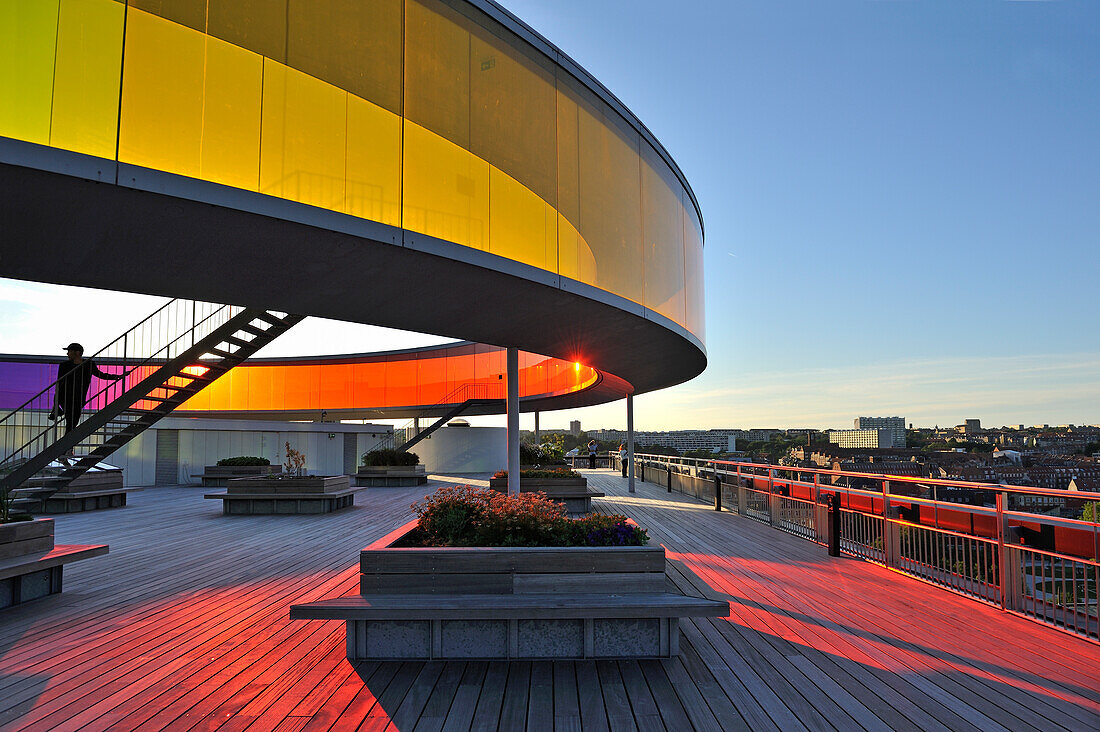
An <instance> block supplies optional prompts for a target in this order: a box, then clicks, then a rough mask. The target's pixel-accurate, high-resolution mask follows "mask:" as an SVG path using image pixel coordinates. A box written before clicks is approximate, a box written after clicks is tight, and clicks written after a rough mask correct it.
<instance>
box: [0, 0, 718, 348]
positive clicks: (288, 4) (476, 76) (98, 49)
mask: <svg viewBox="0 0 1100 732" xmlns="http://www.w3.org/2000/svg"><path fill="white" fill-rule="evenodd" d="M0 48H2V49H4V50H3V51H0V53H3V54H4V61H3V63H2V64H0V135H2V136H6V137H11V138H15V139H19V140H26V141H30V142H35V143H39V144H43V145H49V146H52V147H57V148H63V149H66V150H73V151H77V152H81V153H86V154H89V155H95V156H99V157H103V158H110V159H117V160H118V161H119V162H121V163H131V164H134V165H140V166H144V167H148V168H153V169H157V170H163V171H168V172H172V173H177V174H180V175H184V176H189V177H192V178H197V179H201V180H207V181H212V182H215V183H221V184H225V185H228V186H233V187H235V188H241V189H245V190H249V191H255V192H259V193H263V194H267V195H271V196H277V197H280V198H285V199H288V200H292V201H298V202H301V203H305V204H309V205H312V206H318V207H321V208H325V209H330V210H333V211H338V212H342V213H346V214H350V215H352V216H356V217H360V218H364V219H370V220H373V221H378V222H381V223H384V224H389V225H393V226H399V227H402V228H405V229H407V230H410V231H414V232H419V233H423V234H428V235H431V236H435V237H438V238H441V239H446V240H448V241H452V242H455V243H457V244H461V245H463V246H467V247H472V248H475V249H479V250H483V251H487V252H490V253H492V254H497V255H500V256H502V257H506V258H508V259H512V260H515V261H518V262H523V263H525V264H529V265H533V266H535V267H538V268H540V269H544V270H547V271H550V272H554V273H557V274H560V275H562V276H565V277H569V278H571V279H574V280H578V281H581V282H584V283H587V284H590V285H594V286H595V287H598V288H600V289H603V290H606V291H608V292H611V293H614V294H616V295H620V296H622V297H625V298H627V299H629V300H632V301H634V302H637V303H640V304H642V305H644V306H646V307H647V308H649V309H651V310H653V311H656V312H658V313H661V314H662V315H665V316H667V317H668V318H670V319H671V320H673V321H675V322H677V323H679V324H681V325H683V326H684V327H685V328H686V329H687V330H689V331H690V332H692V333H693V334H695V335H696V336H697V337H698V338H699V339H700V340H703V336H704V333H703V330H704V328H703V306H702V298H703V278H702V247H703V240H702V239H703V238H702V226H701V223H700V221H699V217H698V214H697V212H696V209H695V207H694V205H693V203H692V201H691V198H690V195H689V194H688V193H687V191H686V190H685V189H684V187H683V186H682V185H681V183H680V181H679V179H678V177H677V176H676V174H675V173H674V172H673V171H672V170H671V169H670V167H669V166H668V165H667V164H666V163H665V161H664V160H663V159H662V158H661V156H660V155H659V154H657V152H656V151H655V150H654V149H653V147H652V146H651V145H650V144H649V143H648V142H647V141H646V140H644V139H643V138H642V137H641V135H640V134H639V133H638V132H637V130H635V129H634V128H633V127H632V126H631V125H629V124H627V123H626V121H625V120H623V118H622V117H621V116H620V115H619V114H618V113H617V112H615V111H614V110H613V109H611V107H610V106H609V105H608V104H607V103H606V102H604V101H603V100H602V99H600V98H599V97H598V96H596V95H595V94H594V93H593V92H592V91H591V90H589V89H588V88H587V87H585V86H584V85H583V84H581V83H580V82H578V81H577V80H576V79H575V78H574V77H573V76H572V75H570V74H569V73H567V72H566V71H564V70H563V69H562V68H560V67H559V66H557V64H556V63H554V62H553V61H552V60H551V59H549V58H548V57H547V56H545V55H544V54H542V53H540V52H538V51H535V50H534V49H533V48H531V47H530V46H528V45H527V44H526V42H524V41H522V40H520V39H519V38H517V37H515V35H514V34H513V33H512V32H511V31H510V30H508V29H506V28H504V27H503V26H500V25H499V24H498V23H497V22H496V21H495V20H493V19H491V18H489V17H487V16H486V15H484V14H483V13H481V12H480V11H478V10H477V9H475V8H473V7H472V6H469V5H467V4H465V3H463V2H457V1H456V2H442V0H370V1H369V2H364V1H363V0H130V2H129V3H128V4H126V3H120V2H116V1H115V0H36V1H35V2H18V1H17V0H0Z"/></svg>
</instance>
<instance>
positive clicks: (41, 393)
mask: <svg viewBox="0 0 1100 732" xmlns="http://www.w3.org/2000/svg"><path fill="white" fill-rule="evenodd" d="M175 302H180V300H179V299H178V298H175V299H172V300H169V301H168V302H167V303H165V304H164V305H163V306H161V307H160V308H159V309H157V310H155V311H154V312H153V313H152V314H151V315H149V316H147V317H145V318H143V319H142V320H141V321H140V322H139V323H138V324H137V325H135V326H134V327H132V328H130V329H129V330H128V331H126V332H125V333H123V334H122V335H121V336H119V337H118V338H116V339H114V340H113V341H111V342H110V343H108V344H107V345H106V346H104V347H103V348H101V349H99V350H98V351H96V352H95V353H94V354H93V355H91V356H89V357H88V358H86V359H85V360H86V361H90V360H93V359H96V358H99V357H100V355H101V354H103V353H104V352H105V351H107V350H108V349H110V348H111V347H112V346H114V345H116V344H118V343H120V342H125V341H126V339H127V336H129V335H130V334H131V333H133V332H134V331H136V330H138V329H139V328H140V327H141V326H143V325H145V324H146V323H148V322H149V321H151V320H152V319H153V318H154V317H155V316H157V315H159V314H160V313H161V312H163V311H164V310H166V309H167V308H168V307H169V306H171V305H172V304H173V303H175ZM233 307H239V306H236V305H221V306H220V307H219V308H218V309H217V310H214V311H213V312H211V313H210V314H209V315H208V316H206V317H205V318H203V319H202V320H201V321H199V322H198V323H195V324H194V326H193V327H192V328H190V329H188V330H186V331H184V332H183V333H181V334H180V335H178V336H176V337H175V338H173V339H172V340H171V341H169V342H168V343H166V344H165V345H163V346H161V347H160V348H158V349H157V350H156V351H154V352H153V353H152V354H151V355H149V356H147V357H145V358H144V359H143V360H142V361H141V362H140V363H135V364H134V365H133V366H132V367H127V364H126V363H125V359H124V362H123V364H122V368H123V372H122V375H123V376H126V375H127V374H130V373H132V372H133V371H134V370H136V369H137V368H140V367H141V366H145V365H146V364H148V363H149V362H150V361H152V360H153V359H154V358H156V356H157V355H158V354H160V353H162V352H163V351H165V350H166V349H168V348H171V347H172V346H173V345H175V344H176V342H177V341H179V340H180V339H181V338H183V337H184V336H187V335H189V334H191V333H192V332H193V331H194V330H195V329H197V328H198V327H199V326H200V325H203V324H205V323H206V322H207V321H209V320H210V319H211V318H213V317H214V316H215V315H217V314H218V313H221V312H222V311H223V310H225V308H233ZM64 378H66V377H64V376H63V377H61V378H59V379H54V380H53V381H52V382H50V383H49V385H47V386H46V387H44V388H43V389H42V390H41V391H39V392H38V393H37V394H35V395H34V396H32V397H31V398H30V399H28V400H27V401H25V402H23V403H22V404H20V405H19V406H18V407H16V408H15V409H12V410H11V411H10V412H8V413H7V414H6V415H4V416H3V417H2V418H0V426H3V424H4V422H5V421H7V420H8V419H10V418H11V417H13V416H14V415H15V414H17V413H19V412H21V411H23V410H24V409H27V408H29V407H30V405H31V404H32V403H33V402H34V401H35V400H37V399H39V398H41V397H42V396H44V395H46V394H47V393H49V392H50V391H52V390H54V389H56V388H57V385H58V384H59V383H60V382H61V380H62V379H64ZM105 390H106V387H105V388H104V389H100V390H99V391H98V392H96V393H95V394H93V395H92V396H91V397H89V398H88V400H87V401H91V400H92V399H94V398H95V397H97V396H99V395H100V394H102V393H103V392H104V391H105Z"/></svg>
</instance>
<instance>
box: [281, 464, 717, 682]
mask: <svg viewBox="0 0 1100 732" xmlns="http://www.w3.org/2000/svg"><path fill="white" fill-rule="evenodd" d="M414 509H415V510H416V513H417V515H418V519H417V520H416V521H413V522H410V523H409V524H407V525H406V526H404V527H402V528H400V529H398V530H397V531H395V532H393V533H392V534H390V535H388V536H386V537H384V538H382V539H380V540H379V541H377V542H375V543H374V544H372V545H370V546H368V547H367V548H366V549H364V550H363V551H362V552H361V553H360V560H359V562H360V572H361V575H360V594H359V595H357V596H350V597H341V598H333V599H330V600H322V601H320V602H313V603H309V604H305V605H295V606H292V607H291V610H290V617H291V618H296V619H333V618H340V619H344V620H346V621H347V655H348V658H349V659H353V660H360V659H394V658H417V659H429V658H431V659H444V658H553V659H581V658H663V657H669V656H674V655H676V653H677V652H678V638H679V631H678V620H679V618H680V617H684V616H726V615H728V614H729V605H728V603H725V602H716V601H712V600H706V599H703V598H698V597H689V596H685V595H682V594H678V593H675V592H669V591H668V583H667V581H666V578H665V551H664V548H663V547H661V546H650V545H649V538H648V536H647V535H646V532H645V530H644V529H642V528H640V527H638V526H637V525H635V524H634V523H632V522H631V521H629V520H628V519H626V518H625V517H624V516H608V515H592V516H587V517H584V518H579V519H571V518H569V517H567V516H566V515H565V510H564V508H563V507H562V506H561V505H560V504H558V503H555V502H553V501H551V500H549V499H547V498H546V497H545V496H544V495H540V494H536V493H526V494H521V495H518V496H510V495H506V494H502V493H500V492H498V491H494V490H492V489H484V488H472V487H470V486H454V487H447V488H441V489H440V490H438V491H436V492H435V493H434V494H433V495H431V496H428V497H427V498H425V499H424V500H423V501H421V502H420V503H418V504H416V505H415V506H414Z"/></svg>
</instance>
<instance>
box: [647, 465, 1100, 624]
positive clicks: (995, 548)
mask: <svg viewBox="0 0 1100 732" xmlns="http://www.w3.org/2000/svg"><path fill="white" fill-rule="evenodd" d="M635 461H636V470H637V472H638V474H639V476H640V477H641V479H642V480H648V481H650V482H655V483H657V484H658V485H661V486H663V487H667V489H668V490H669V491H672V490H677V491H680V492H683V493H688V494H691V495H695V496H696V497H698V498H701V499H703V500H708V501H711V500H712V501H714V505H715V508H716V509H720V510H728V511H732V512H734V513H739V514H741V515H743V516H745V517H747V518H751V519H754V520H756V521H760V522H763V523H767V524H769V525H771V526H774V527H775V528H777V529H780V530H782V531H786V532H788V533H790V534H793V535H795V536H799V537H802V538H804V539H809V540H811V541H816V542H818V543H827V541H828V531H829V524H828V521H827V517H828V510H829V509H828V507H827V506H826V505H824V504H825V502H826V499H827V498H828V497H831V496H832V495H834V494H837V495H839V497H840V509H839V510H840V517H839V524H840V537H839V543H840V549H841V551H843V552H845V553H848V554H850V555H853V556H857V557H860V558H862V559H864V560H866V561H870V562H875V563H877V564H882V565H884V566H887V567H890V568H891V569H894V570H897V571H899V572H903V573H905V574H908V575H911V576H913V577H917V578H919V579H921V580H924V581H925V582H929V583H931V584H934V585H937V586H939V587H942V588H944V589H947V590H950V591H952V592H956V593H959V594H962V595H965V596H967V597H970V598H973V599H975V600H978V601H981V602H986V603H989V604H992V605H995V606H998V607H1001V608H1002V609H1003V610H1005V611H1007V612H1011V613H1014V614H1018V615H1022V616H1024V617H1027V618H1030V619H1033V620H1036V621H1039V622H1042V623H1046V624H1048V625H1051V626H1054V627H1056V628H1059V629H1061V630H1065V631H1068V632H1070V633H1073V634H1075V635H1078V636H1081V637H1084V638H1088V639H1091V640H1093V641H1100V617H1098V603H1097V596H1098V589H1100V523H1097V522H1096V521H1094V520H1092V521H1086V520H1083V519H1078V518H1071V517H1066V516H1053V515H1049V514H1042V513H1034V512H1031V511H1029V510H1027V509H1029V508H1032V509H1033V508H1034V507H1035V506H1040V505H1041V506H1044V507H1045V508H1047V509H1048V510H1049V509H1050V508H1051V507H1052V506H1053V507H1059V506H1060V507H1065V508H1066V510H1067V511H1071V512H1073V511H1075V510H1080V509H1081V508H1082V507H1085V506H1088V505H1089V504H1093V509H1092V510H1093V513H1092V516H1093V517H1095V516H1097V515H1098V514H1100V493H1084V492H1077V491H1068V490H1051V489H1041V488H1028V487H1023V486H1009V485H997V484H988V483H972V482H967V481H954V480H943V479H932V478H917V477H912V476H896V475H882V474H868V473H856V472H849V471H842V470H827V469H815V468H790V467H786V466H781V465H767V464H759V463H748V462H732V461H721V460H705V459H696V458H678V457H669V456H665V455H643V454H639V455H635ZM1037 498H1038V499H1042V500H1035V499H1037ZM946 499H954V500H946ZM961 501H967V502H966V503H962V502H961Z"/></svg>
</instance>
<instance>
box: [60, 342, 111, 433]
mask: <svg viewBox="0 0 1100 732" xmlns="http://www.w3.org/2000/svg"><path fill="white" fill-rule="evenodd" d="M65 354H66V355H67V356H68V357H69V360H68V361H62V362H61V363H59V364H58V365H57V390H56V392H55V393H54V406H53V410H52V411H51V412H50V414H49V418H50V421H53V420H55V419H57V418H58V416H62V415H63V416H64V417H65V434H69V433H70V432H72V429H73V427H76V425H77V422H79V421H80V414H81V413H82V412H83V411H84V405H85V403H86V402H87V401H88V387H89V386H91V383H92V376H93V375H95V376H98V377H99V378H101V379H107V380H108V381H118V380H119V379H121V378H122V374H109V373H107V372H106V371H102V370H100V368H99V367H98V366H96V365H95V364H94V363H92V360H91V359H90V358H87V359H86V358H84V346H82V345H80V344H79V343H70V344H69V345H68V346H66V347H65Z"/></svg>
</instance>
